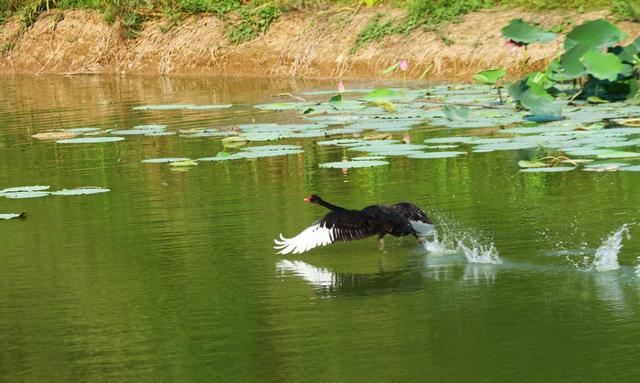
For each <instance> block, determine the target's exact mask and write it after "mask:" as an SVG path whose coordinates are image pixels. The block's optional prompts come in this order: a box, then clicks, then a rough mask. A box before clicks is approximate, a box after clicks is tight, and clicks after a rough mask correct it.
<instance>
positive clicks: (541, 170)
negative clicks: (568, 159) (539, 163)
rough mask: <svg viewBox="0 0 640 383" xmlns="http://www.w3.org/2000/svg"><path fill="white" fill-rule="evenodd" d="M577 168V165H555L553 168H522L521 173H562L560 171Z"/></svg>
mask: <svg viewBox="0 0 640 383" xmlns="http://www.w3.org/2000/svg"><path fill="white" fill-rule="evenodd" d="M573 169H575V167H569V166H555V167H552V168H528V169H521V170H520V173H560V172H568V171H571V170H573Z"/></svg>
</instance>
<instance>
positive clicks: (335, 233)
mask: <svg viewBox="0 0 640 383" xmlns="http://www.w3.org/2000/svg"><path fill="white" fill-rule="evenodd" d="M304 200H305V201H306V202H310V203H315V204H318V205H321V206H324V207H326V208H327V209H329V210H331V212H330V213H329V214H327V215H325V216H324V217H323V218H322V219H321V220H319V221H317V222H315V223H314V224H313V225H311V226H309V227H308V228H306V229H305V230H303V231H302V232H301V233H300V234H298V235H296V236H295V237H293V238H284V237H283V236H282V234H280V239H279V240H278V239H276V240H274V242H275V243H276V246H274V248H275V249H276V250H280V251H279V252H278V254H289V253H294V254H299V253H304V252H305V251H308V250H311V249H313V248H315V247H318V246H325V245H328V244H330V243H333V242H335V241H353V240H356V239H362V238H366V237H370V236H372V235H377V236H378V238H379V245H380V248H381V249H382V248H384V236H385V235H387V234H391V235H393V236H396V237H402V236H405V235H413V236H415V237H416V238H417V239H418V240H419V241H420V240H421V239H422V237H423V236H425V235H428V234H430V233H431V232H432V231H433V222H431V220H430V219H429V217H427V215H426V214H425V213H424V212H423V211H422V210H421V209H420V208H418V207H417V206H416V205H414V204H412V203H409V202H401V203H397V204H395V205H391V206H385V205H371V206H367V207H365V208H364V209H362V210H349V209H345V208H342V207H339V206H335V205H332V204H330V203H328V202H326V201H324V200H323V199H322V198H320V197H319V196H317V195H315V194H312V195H310V196H309V197H307V198H305V199H304Z"/></svg>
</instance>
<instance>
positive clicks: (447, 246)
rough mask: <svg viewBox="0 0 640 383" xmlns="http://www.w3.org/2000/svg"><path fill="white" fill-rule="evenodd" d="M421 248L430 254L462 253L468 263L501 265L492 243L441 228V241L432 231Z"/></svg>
mask: <svg viewBox="0 0 640 383" xmlns="http://www.w3.org/2000/svg"><path fill="white" fill-rule="evenodd" d="M423 247H424V248H425V250H427V251H428V252H429V253H431V254H438V255H441V254H455V253H462V254H463V255H464V256H465V258H466V259H467V262H469V263H481V264H494V265H497V264H501V263H502V259H500V256H499V255H498V250H497V249H496V248H495V246H494V244H493V243H489V244H484V243H482V242H481V241H480V240H478V239H477V238H475V237H473V236H471V235H469V234H462V235H455V234H451V233H449V232H448V230H447V228H446V227H443V233H442V239H440V237H439V235H438V233H437V232H435V231H434V233H433V235H432V237H431V239H425V240H424V241H423Z"/></svg>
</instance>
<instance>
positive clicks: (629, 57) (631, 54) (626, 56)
mask: <svg viewBox="0 0 640 383" xmlns="http://www.w3.org/2000/svg"><path fill="white" fill-rule="evenodd" d="M608 52H610V53H613V54H615V55H616V56H618V58H619V59H620V61H622V62H625V63H628V64H634V63H635V62H636V61H637V60H638V53H639V52H640V37H638V38H637V39H636V40H635V41H633V42H632V43H631V44H629V45H627V46H624V47H623V46H620V45H618V46H615V47H611V48H609V50H608Z"/></svg>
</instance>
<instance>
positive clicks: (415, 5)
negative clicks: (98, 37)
mask: <svg viewBox="0 0 640 383" xmlns="http://www.w3.org/2000/svg"><path fill="white" fill-rule="evenodd" d="M332 6H333V7H342V8H351V9H353V12H354V13H356V12H358V10H359V9H361V7H376V6H386V8H381V12H380V14H379V16H378V17H376V18H375V19H374V20H372V21H371V22H370V23H369V25H367V27H366V28H365V29H364V30H363V31H362V32H361V33H360V35H359V36H358V38H357V40H356V43H355V44H354V47H353V50H357V49H359V48H361V47H363V46H365V45H367V44H368V43H370V42H372V41H375V40H377V39H380V38H383V37H384V36H387V35H390V34H406V33H409V32H410V31H412V30H414V29H416V28H424V29H426V30H432V31H436V32H438V33H440V34H441V37H442V38H443V40H444V41H445V42H446V41H447V36H446V33H445V32H444V31H443V28H442V26H443V25H446V24H448V23H455V22H457V21H459V20H460V18H461V16H463V15H464V14H466V13H468V12H472V11H477V10H481V9H488V8H497V7H501V8H522V9H526V10H538V11H545V10H555V9H570V10H574V11H575V10H577V11H591V10H600V9H605V10H609V11H611V13H612V14H613V15H614V16H615V18H616V19H618V20H631V21H636V22H638V21H640V0H568V1H563V2H559V1H557V0H351V1H348V0H337V1H336V0H334V1H331V0H161V1H149V0H0V22H1V21H2V20H3V19H5V18H7V17H10V16H14V15H16V16H18V17H19V18H20V20H21V22H22V24H23V25H24V27H25V28H28V27H29V26H30V25H31V24H33V22H34V21H35V20H36V18H37V17H38V15H39V14H40V13H41V12H44V11H48V10H52V9H58V10H64V9H93V10H99V11H100V12H102V14H103V17H104V18H105V20H106V21H108V22H110V23H115V22H119V23H120V25H121V26H122V31H123V35H124V36H125V37H127V38H135V37H136V36H137V35H138V34H139V33H140V31H141V30H142V28H143V25H144V23H145V21H148V20H151V19H156V18H164V19H166V20H168V22H167V23H166V26H165V27H164V28H166V29H170V28H171V27H172V25H175V23H177V22H178V21H179V20H180V19H181V18H182V17H184V16H186V15H191V14H198V13H212V14H216V15H217V16H219V17H220V18H222V19H223V20H224V22H225V25H226V32H227V38H228V40H229V42H230V43H232V44H239V43H242V42H245V41H250V40H252V39H254V38H255V37H257V36H258V35H259V34H261V33H264V32H265V31H266V30H268V28H269V26H270V25H271V23H272V22H273V21H274V20H276V19H277V18H278V17H279V16H280V15H281V14H283V13H285V12H290V11H293V10H304V9H314V10H318V9H327V8H329V7H332ZM388 7H393V8H400V9H404V10H405V11H406V12H405V16H403V17H401V18H396V19H392V18H389V17H387V16H388V15H387V14H386V13H385V12H384V11H383V10H384V9H388Z"/></svg>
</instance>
